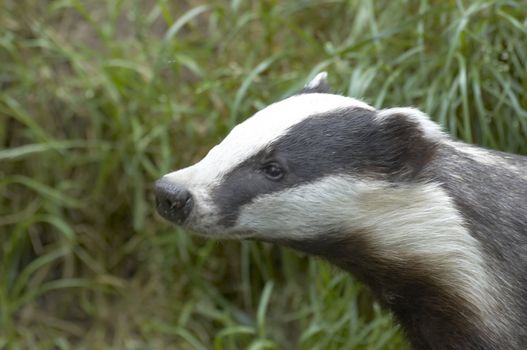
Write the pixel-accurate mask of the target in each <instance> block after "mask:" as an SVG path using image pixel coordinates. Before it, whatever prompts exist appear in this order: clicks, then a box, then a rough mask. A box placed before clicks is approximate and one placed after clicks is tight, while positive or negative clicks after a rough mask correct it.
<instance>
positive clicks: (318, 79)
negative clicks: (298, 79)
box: [305, 71, 328, 89]
mask: <svg viewBox="0 0 527 350" xmlns="http://www.w3.org/2000/svg"><path fill="white" fill-rule="evenodd" d="M327 78H328V72H325V71H324V72H320V73H318V74H317V75H315V77H314V78H313V79H311V81H310V82H309V83H307V84H306V85H305V87H306V88H311V89H313V88H316V87H317V86H319V85H320V84H321V83H323V82H325V81H326V80H327Z"/></svg>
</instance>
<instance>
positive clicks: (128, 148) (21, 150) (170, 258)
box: [0, 0, 527, 350]
mask: <svg viewBox="0 0 527 350" xmlns="http://www.w3.org/2000/svg"><path fill="white" fill-rule="evenodd" d="M526 16H527V5H526V3H525V2H524V1H501V0H480V1H468V0H465V1H461V0H459V1H439V0H420V1H419V0H416V1H411V0H406V1H373V0H365V1H359V0H349V1H337V0H323V1H315V0H302V1H273V0H268V1H258V2H257V1H254V2H252V1H239V0H232V1H226V0H225V1H219V0H213V1H208V2H204V1H193V0H187V1H167V0H143V1H140V0H134V1H119V0H108V1H95V0H87V1H79V0H55V1H51V0H42V1H38V2H29V1H17V0H5V1H3V2H2V3H0V28H1V29H2V30H1V31H0V62H1V63H0V145H1V146H0V147H1V148H0V247H1V250H0V349H51V348H53V349H64V350H65V349H218V350H220V349H253V350H256V349H401V348H406V345H405V341H404V337H403V336H402V335H401V333H400V332H399V330H398V326H397V324H396V322H394V320H392V318H391V317H390V315H389V314H387V313H386V312H385V311H382V310H381V309H380V307H379V306H378V305H377V303H375V302H374V301H373V299H372V297H371V296H370V294H369V292H368V290H366V289H365V288H364V287H362V286H361V285H360V284H358V283H357V282H355V281H354V280H353V278H352V277H350V276H349V275H347V274H345V273H342V272H339V271H338V270H337V269H335V268H332V267H330V266H329V265H327V264H326V263H324V262H321V261H317V260H315V259H307V258H305V257H302V256H300V255H299V254H297V253H295V252H292V251H289V250H287V249H281V248H278V247H275V246H270V245H267V244H260V243H249V242H243V243H241V244H240V243H236V242H213V241H203V240H200V239H197V238H194V237H190V236H189V235H187V234H186V233H185V232H182V231H181V230H179V229H177V228H174V227H170V226H168V225H167V224H166V223H165V222H162V220H160V219H159V218H158V217H157V216H156V215H155V214H154V211H153V209H152V195H151V188H150V187H151V183H152V182H153V181H154V180H155V179H156V178H157V177H158V176H160V175H161V174H163V173H166V172H168V171H169V170H171V169H176V168H178V167H182V166H185V165H188V164H191V163H192V162H194V161H196V160H198V159H199V158H200V157H202V156H203V155H204V154H205V153H206V152H207V150H208V149H209V148H210V147H211V146H212V145H214V144H215V143H217V142H218V141H219V140H220V139H221V138H222V137H223V136H224V135H225V134H226V133H227V132H228V130H229V129H230V128H231V127H232V126H233V125H235V124H236V123H237V122H239V121H240V120H243V119H244V118H246V117H247V116H249V115H251V114H252V113H253V112H254V111H256V110H257V109H259V108H261V107H263V106H265V105H266V104H268V103H270V102H272V101H275V100H277V99H280V98H282V97H284V96H287V95H289V94H291V93H292V92H294V91H295V90H297V89H299V88H300V87H301V86H302V85H303V84H304V83H305V82H306V80H307V79H308V78H309V77H310V76H313V75H314V74H315V73H316V72H318V71H320V70H327V71H329V73H330V81H331V83H332V85H333V86H334V88H335V90H336V91H337V92H339V93H342V94H349V95H352V96H354V97H358V98H362V99H364V100H366V101H367V102H369V103H371V104H373V105H375V106H395V105H413V106H417V107H419V108H421V109H423V110H425V111H426V112H428V113H429V114H430V115H431V116H432V118H433V119H435V120H437V121H438V122H440V123H441V124H442V125H443V126H444V127H445V129H446V130H448V131H449V132H450V133H452V134H453V135H455V136H457V137H460V138H462V139H464V140H466V141H468V142H472V143H477V144H481V145H484V146H487V147H491V148H495V149H500V150H505V151H510V152H517V153H523V154H526V153H527V141H526V138H527V137H526V136H527V93H526V91H527V44H526V43H527V22H526V21H527V20H526Z"/></svg>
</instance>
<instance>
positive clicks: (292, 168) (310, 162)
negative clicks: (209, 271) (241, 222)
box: [213, 108, 430, 227]
mask: <svg viewBox="0 0 527 350" xmlns="http://www.w3.org/2000/svg"><path fill="white" fill-rule="evenodd" d="M375 113H376V112H375V111H371V110H367V109H362V108H346V109H339V110H335V111H332V112H330V113H329V114H324V115H320V116H316V115H315V116H312V117H309V118H307V119H305V120H304V121H302V122H300V123H298V124H296V125H294V126H292V127H291V128H290V129H289V130H288V131H287V133H286V134H285V135H283V136H282V137H280V138H279V139H277V140H276V141H274V142H273V143H272V144H270V145H269V146H268V147H267V148H266V149H264V150H262V151H261V152H259V153H258V154H256V155H254V156H253V157H251V158H249V159H247V160H246V161H244V162H243V163H241V164H240V165H238V166H237V167H236V168H234V169H233V170H232V171H231V172H230V173H228V174H227V175H225V177H224V179H223V181H222V183H221V184H219V185H218V187H217V188H216V189H215V190H214V192H213V198H214V202H215V203H216V204H217V205H218V207H219V208H220V215H221V217H222V218H223V219H222V222H221V223H222V224H223V225H225V226H227V227H228V226H232V225H233V224H234V223H235V221H236V219H237V217H238V214H239V210H240V208H241V206H243V205H244V204H247V203H250V202H251V201H252V200H253V199H254V198H256V197H259V196H262V195H265V194H269V193H273V192H278V191H283V190H285V189H287V188H291V187H295V186H298V185H301V184H305V183H309V182H314V181H316V180H317V179H320V178H322V177H325V176H328V175H333V174H339V173H345V174H352V175H357V176H361V177H368V178H381V179H387V180H390V179H393V178H397V179H400V178H403V177H405V178H412V177H413V175H414V173H415V172H417V171H418V170H419V169H420V168H421V167H422V165H423V164H424V163H425V162H426V160H427V159H428V158H429V156H430V147H429V145H428V143H427V142H426V141H425V140H424V138H423V137H422V132H421V131H420V130H419V128H418V127H417V125H416V123H415V122H412V121H410V120H409V119H408V118H405V117H404V116H401V117H400V118H399V117H394V118H393V120H391V119H392V118H389V119H388V120H386V121H384V122H383V123H379V122H378V121H376V120H375ZM269 160H276V161H277V162H278V163H280V164H281V165H282V166H283V167H284V168H285V169H286V170H285V171H286V174H285V176H284V177H283V178H282V179H281V180H280V181H276V182H273V181H269V179H267V178H266V177H265V176H264V175H263V174H262V173H261V172H260V170H259V169H260V168H261V166H263V165H264V163H265V162H268V161H269ZM313 209H314V210H316V208H313Z"/></svg>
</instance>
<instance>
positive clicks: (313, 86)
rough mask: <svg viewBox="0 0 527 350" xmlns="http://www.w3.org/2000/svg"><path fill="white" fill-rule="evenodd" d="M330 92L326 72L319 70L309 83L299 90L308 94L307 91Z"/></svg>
mask: <svg viewBox="0 0 527 350" xmlns="http://www.w3.org/2000/svg"><path fill="white" fill-rule="evenodd" d="M316 92H318V93H326V94H327V93H331V88H330V87H329V84H328V73H327V72H320V73H318V74H317V75H315V77H314V78H313V79H311V81H309V83H307V84H306V85H304V88H303V89H302V91H300V93H301V94H309V93H316Z"/></svg>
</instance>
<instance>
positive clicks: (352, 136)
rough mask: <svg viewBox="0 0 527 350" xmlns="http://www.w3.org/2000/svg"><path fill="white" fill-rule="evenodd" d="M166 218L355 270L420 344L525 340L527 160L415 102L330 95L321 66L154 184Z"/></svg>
mask: <svg viewBox="0 0 527 350" xmlns="http://www.w3.org/2000/svg"><path fill="white" fill-rule="evenodd" d="M155 195H156V207H157V211H158V212H159V214H160V215H161V216H162V217H164V218H165V219H168V220H169V221H171V222H173V223H175V224H177V225H180V226H182V227H184V228H187V229H189V230H190V231H193V232H195V233H197V234H200V235H202V236H205V237H208V238H214V239H220V238H221V239H238V240H246V239H254V240H260V241H267V242H274V243H277V244H279V245H283V246H287V247H292V248H294V249H297V250H299V251H302V252H304V253H307V254H310V255H315V256H319V257H322V258H325V259H327V260H328V261H329V262H331V263H333V264H335V265H337V266H339V267H341V268H343V269H344V270H346V271H349V272H351V273H352V274H354V275H355V276H356V277H357V278H359V279H360V280H362V281H363V282H364V283H365V284H366V285H367V286H369V287H370V288H371V290H372V291H373V293H374V295H375V296H376V297H377V298H378V300H379V301H380V302H381V303H382V304H383V305H384V306H385V307H387V308H388V309H389V310H391V312H392V313H393V314H394V315H395V317H396V319H397V320H398V321H399V322H400V324H401V326H402V329H403V330H404V332H405V334H406V335H407V337H408V339H409V341H410V343H411V346H412V347H413V348H414V349H507V350H511V349H527V157H525V156H520V155H513V154H508V153H503V152H498V151H493V150H487V149H483V148H480V147H476V146H473V145H469V144H465V143H463V142H460V141H457V140H455V139H454V138H452V137H450V136H448V135H447V134H446V133H445V132H443V131H442V129H441V127H440V126H439V125H438V124H436V123H435V122H433V121H432V120H431V119H430V118H429V117H428V116H427V115H426V114H424V113H423V112H421V111H419V110H418V109H414V108H409V107H404V108H388V109H380V110H378V109H375V108H373V107H372V106H370V105H368V104H367V103H365V102H362V101H359V100H357V99H354V98H351V97H345V96H341V95H337V94H333V93H331V91H330V89H329V86H328V83H327V74H326V73H325V72H323V73H320V74H318V75H317V76H316V77H315V78H314V79H312V80H311V81H310V82H309V83H308V84H306V85H305V87H304V89H303V90H302V91H300V92H299V93H297V94H295V95H293V96H291V97H288V98H285V99H283V100H281V101H279V102H276V103H274V104H271V105H269V106H267V107H266V108H264V109H262V110H260V111H259V112H257V113H256V114H254V115H253V116H252V117H250V118H248V119H247V120H245V121H244V122H242V123H241V124H239V125H237V126H236V127H235V128H234V129H233V130H232V131H231V132H230V133H229V134H228V135H227V136H226V137H225V139H224V140H223V141H222V142H221V143H220V144H218V145H217V146H215V147H213V148H212V149H211V150H210V152H209V153H208V154H207V155H206V156H205V157H204V158H203V159H202V160H201V161H199V162H198V163H196V164H194V165H192V166H189V167H187V168H184V169H182V170H178V171H175V172H171V173H169V174H166V175H164V176H163V177H162V178H161V179H159V180H158V181H157V182H156V183H155Z"/></svg>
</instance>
